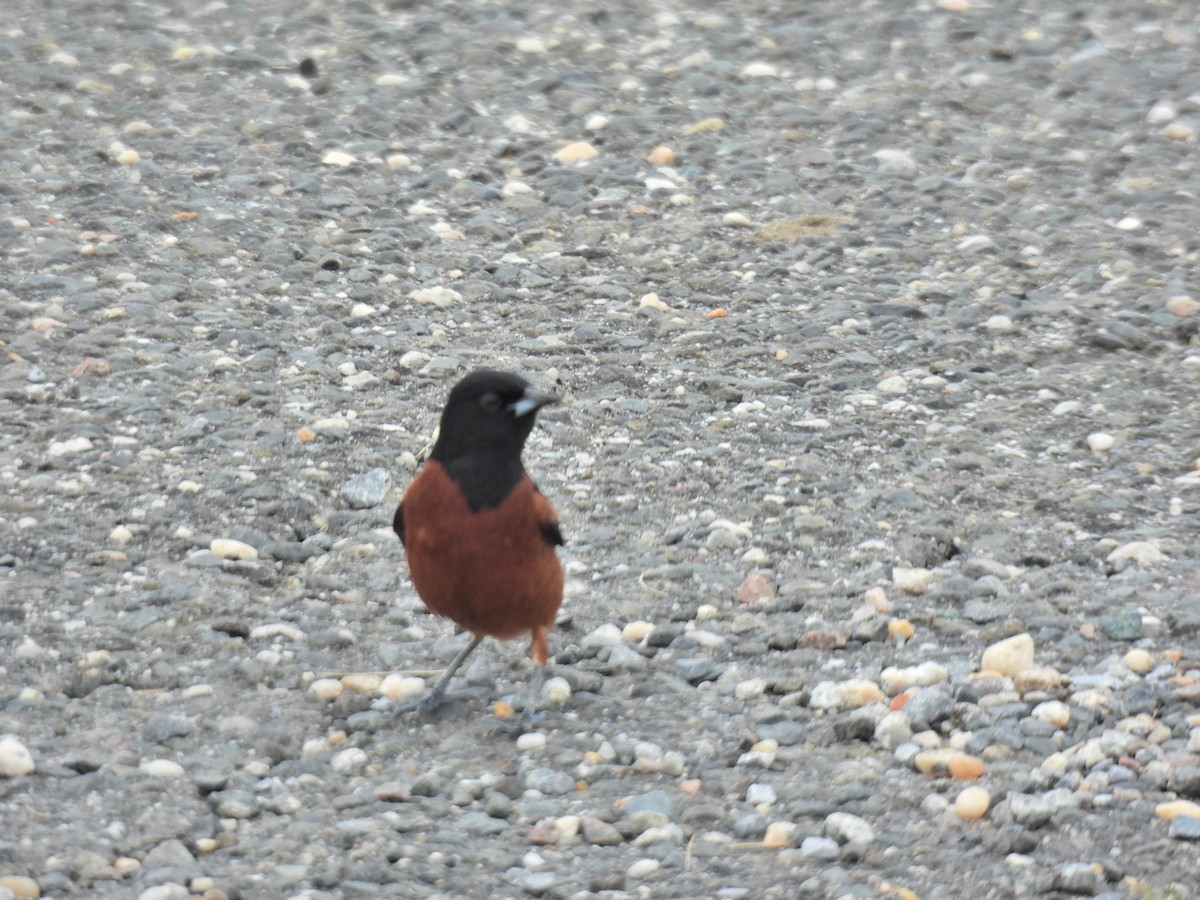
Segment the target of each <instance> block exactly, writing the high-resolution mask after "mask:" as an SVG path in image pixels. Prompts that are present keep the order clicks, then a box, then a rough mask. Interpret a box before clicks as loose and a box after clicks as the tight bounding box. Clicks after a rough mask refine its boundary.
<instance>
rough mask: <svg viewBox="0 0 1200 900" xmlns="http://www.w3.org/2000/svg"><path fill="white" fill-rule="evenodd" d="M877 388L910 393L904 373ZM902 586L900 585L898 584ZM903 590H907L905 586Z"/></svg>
mask: <svg viewBox="0 0 1200 900" xmlns="http://www.w3.org/2000/svg"><path fill="white" fill-rule="evenodd" d="M875 390H877V391H879V392H880V393H881V394H905V393H908V380H907V379H905V377H904V376H903V375H889V376H888V377H887V378H885V379H883V381H881V382H879V383H878V384H877V385H875ZM914 571H915V570H914ZM895 581H896V574H895V570H893V571H892V583H893V584H895ZM896 586H897V587H900V585H896ZM903 590H907V588H904V589H903Z"/></svg>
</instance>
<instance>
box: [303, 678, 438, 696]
mask: <svg viewBox="0 0 1200 900" xmlns="http://www.w3.org/2000/svg"><path fill="white" fill-rule="evenodd" d="M308 689H309V690H310V691H312V692H313V693H314V694H316V695H317V696H318V697H320V698H321V699H322V700H334V699H336V698H337V697H340V696H341V694H342V691H343V690H344V688H343V687H342V682H341V681H340V680H339V679H337V678H318V679H316V680H315V681H314V682H313V683H312V684H310V685H309V686H308ZM422 689H424V683H422Z"/></svg>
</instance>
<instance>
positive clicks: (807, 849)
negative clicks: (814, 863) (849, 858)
mask: <svg viewBox="0 0 1200 900" xmlns="http://www.w3.org/2000/svg"><path fill="white" fill-rule="evenodd" d="M839 853H840V851H839V850H838V842H837V841H835V840H834V839H833V838H830V837H822V836H821V835H815V834H814V835H809V836H808V837H806V838H805V839H804V840H802V841H801V842H800V855H801V856H804V857H806V858H808V859H823V860H833V859H837V858H838V855H839Z"/></svg>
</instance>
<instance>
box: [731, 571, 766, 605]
mask: <svg viewBox="0 0 1200 900" xmlns="http://www.w3.org/2000/svg"><path fill="white" fill-rule="evenodd" d="M774 599H775V586H774V585H773V584H771V582H770V581H769V580H768V579H767V577H766V576H765V575H763V573H762V572H760V571H758V570H757V569H754V570H752V571H750V572H748V573H747V574H746V577H745V578H743V579H742V583H741V584H740V585H738V589H737V602H738V603H740V604H743V605H747V604H754V603H766V602H768V601H770V600H774Z"/></svg>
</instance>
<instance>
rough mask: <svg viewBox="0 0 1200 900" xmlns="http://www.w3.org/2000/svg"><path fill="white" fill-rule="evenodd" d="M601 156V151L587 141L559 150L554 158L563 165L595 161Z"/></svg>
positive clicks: (577, 142) (568, 145)
mask: <svg viewBox="0 0 1200 900" xmlns="http://www.w3.org/2000/svg"><path fill="white" fill-rule="evenodd" d="M599 155H600V151H599V150H597V149H596V148H595V147H593V146H592V145H591V144H589V143H588V142H587V141H576V142H575V143H573V144H567V146H565V147H563V148H561V149H560V150H558V152H556V153H555V154H554V158H555V159H556V160H558V161H559V162H561V163H572V162H584V161H586V160H589V159H595V158H596V157H597V156H599Z"/></svg>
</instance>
